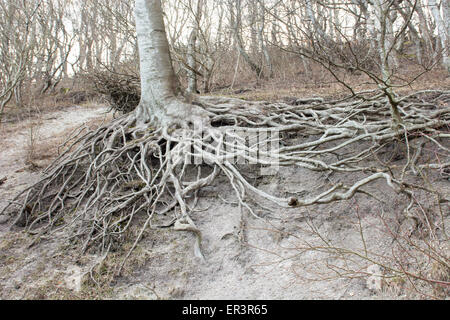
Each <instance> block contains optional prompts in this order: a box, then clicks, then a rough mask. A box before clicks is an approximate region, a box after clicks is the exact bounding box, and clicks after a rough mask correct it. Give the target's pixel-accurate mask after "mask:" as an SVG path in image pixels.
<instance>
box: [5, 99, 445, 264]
mask: <svg viewBox="0 0 450 320" xmlns="http://www.w3.org/2000/svg"><path fill="white" fill-rule="evenodd" d="M425 99H426V100H427V101H426V102H424V100H425ZM449 99H450V93H449V92H439V91H430V92H419V93H416V94H414V95H410V96H407V97H403V98H402V99H401V100H400V104H399V111H400V113H401V115H402V118H403V125H402V126H401V127H400V128H399V129H398V130H393V129H392V128H391V121H390V118H389V114H390V110H389V104H388V102H387V101H386V100H385V98H383V97H382V96H375V97H363V98H353V99H349V100H341V101H332V102H323V101H321V100H317V99H316V100H305V103H303V102H302V101H300V102H298V101H296V105H288V104H285V103H282V102H279V103H272V104H269V103H266V102H255V103H249V102H246V101H243V100H238V99H229V98H215V97H202V98H199V99H198V101H196V102H195V105H192V106H190V107H189V108H188V109H186V108H187V107H186V105H185V104H183V103H180V104H179V105H177V107H176V108H175V107H173V106H171V108H169V109H171V110H172V112H175V113H173V114H166V116H168V117H167V119H166V120H165V122H164V121H163V122H160V126H159V127H158V128H156V127H155V126H152V125H145V126H143V125H142V123H139V119H140V117H142V116H143V115H142V113H140V112H139V111H138V112H137V113H136V115H135V114H133V115H132V116H130V115H128V116H123V117H121V118H119V119H116V120H115V121H113V122H112V123H110V124H108V125H105V126H102V127H100V128H98V129H97V130H95V131H91V132H84V131H80V132H78V133H77V134H76V135H75V136H74V137H73V138H72V140H71V141H70V144H68V145H67V148H66V150H65V151H64V153H62V154H61V155H60V156H59V157H58V158H57V159H56V160H55V161H54V162H53V163H52V164H51V165H50V166H49V167H48V168H47V169H46V171H45V172H44V177H43V178H42V180H41V181H39V182H38V183H36V184H35V185H33V186H31V187H29V188H28V189H26V190H24V191H23V192H22V193H21V194H19V195H18V196H17V197H16V198H15V199H14V200H13V201H12V202H11V203H12V204H16V203H17V200H20V201H21V203H22V204H23V205H22V206H21V207H20V208H19V209H18V211H17V213H16V214H15V215H14V218H13V223H12V224H13V225H20V226H26V227H27V230H29V231H30V232H31V233H34V234H37V237H36V239H37V238H38V237H41V238H42V237H45V236H50V235H51V233H52V232H55V231H57V230H60V229H61V228H68V229H70V230H71V233H70V237H72V238H73V239H79V240H80V248H81V249H82V250H83V251H86V250H88V249H90V248H95V249H99V250H100V251H106V250H109V249H110V248H111V246H114V245H115V244H120V243H121V241H123V239H124V238H125V237H127V235H128V233H127V231H128V230H129V227H130V225H132V223H133V221H135V220H136V218H137V217H140V218H142V217H146V221H145V223H143V224H142V229H141V232H140V233H139V235H138V236H137V238H136V239H135V245H136V243H137V242H138V241H139V239H140V237H141V236H142V233H143V230H145V229H146V228H162V227H171V226H174V229H175V230H187V231H192V232H194V233H195V235H196V237H197V245H196V254H197V255H198V256H199V257H202V254H201V252H200V241H201V234H200V231H199V230H198V229H197V227H195V224H194V222H193V221H192V220H191V219H190V217H189V214H190V212H192V211H193V210H194V208H195V205H196V203H197V192H198V190H200V189H201V188H203V187H205V186H208V185H211V184H212V183H213V182H214V179H215V178H216V177H217V176H218V175H219V174H223V175H225V176H226V177H227V178H228V181H229V183H230V184H231V185H232V187H233V189H234V190H235V192H236V198H237V199H238V202H239V204H240V207H241V208H242V210H248V212H250V213H251V214H252V215H253V216H255V217H257V218H259V217H258V215H257V214H256V213H255V211H254V208H253V207H252V206H251V205H250V204H249V202H248V201H246V197H256V198H261V199H266V200H268V201H270V202H271V203H274V204H275V205H276V206H283V207H286V208H289V207H298V206H307V205H312V204H318V203H328V202H331V201H337V200H343V199H349V198H351V197H352V196H353V195H354V194H355V193H356V192H365V191H364V190H363V187H364V186H365V185H367V184H369V183H371V182H372V181H374V180H377V179H384V180H385V181H386V183H387V185H388V186H389V187H391V188H392V189H393V190H394V191H396V192H403V193H405V194H407V195H410V192H409V191H408V185H407V184H406V183H405V182H404V181H402V179H401V178H400V179H399V178H394V177H393V176H392V174H391V171H390V168H389V167H388V166H386V164H380V165H379V166H364V165H363V163H364V161H367V160H368V159H369V158H371V159H373V157H374V155H376V152H377V150H379V149H380V148H381V147H382V146H383V145H384V144H385V143H388V142H389V141H391V140H392V139H404V140H405V143H406V145H407V147H408V158H407V160H406V162H405V167H404V168H403V171H404V172H405V171H407V170H413V171H414V170H417V169H420V168H437V169H440V170H443V169H444V168H446V167H448V166H449V159H448V156H447V157H444V158H443V159H442V161H441V162H439V163H431V164H430V163H427V164H419V163H417V158H418V157H417V156H416V155H415V153H414V152H413V151H414V150H419V149H418V148H416V149H414V147H413V146H412V143H411V140H412V139H413V138H415V137H420V136H425V137H426V139H428V140H429V142H431V143H433V144H434V145H435V146H436V147H437V148H438V149H439V150H441V151H443V153H444V154H447V155H448V149H446V148H447V147H446V146H444V145H443V144H442V143H441V142H439V141H440V139H441V138H445V137H447V138H448V133H447V132H445V131H444V130H445V128H447V127H448V125H449V124H450V112H449V111H450V107H449V106H448V101H449ZM443 102H444V103H443ZM173 103H175V102H173ZM442 104H443V105H442ZM177 108H179V109H180V110H183V113H178V112H176V110H178V109H177ZM186 110H189V112H190V114H189V115H188V114H186ZM200 111H201V112H202V113H201V112H200ZM180 112H181V111H180ZM144 116H145V115H144ZM206 117H207V118H208V122H209V123H208V125H205V119H206ZM189 122H190V123H189ZM442 128H444V130H441V129H442ZM242 132H245V134H244V136H243V135H242V134H241V133H242ZM255 136H257V137H258V140H257V142H255V141H252V139H251V137H255ZM302 136H314V137H315V139H314V140H311V139H309V140H304V139H301V137H302ZM249 137H250V138H249ZM274 142H276V143H274ZM361 144H364V145H365V146H366V147H365V148H362V149H361V148H356V147H355V146H356V145H361ZM263 145H264V146H267V145H271V146H275V147H273V148H262V147H261V146H263ZM410 149H411V150H410ZM412 149H414V150H412ZM420 150H421V149H420ZM343 151H345V152H343ZM340 153H341V155H339V156H338V157H337V159H336V157H324V156H326V155H332V154H340ZM236 159H238V160H237V161H236ZM239 159H240V160H239ZM242 161H243V162H242ZM244 162H245V163H250V164H254V165H256V166H259V167H271V166H272V167H274V168H276V167H279V166H293V165H295V166H299V167H303V168H307V169H310V170H316V171H325V172H364V173H365V174H366V175H365V177H364V178H363V179H361V180H359V181H357V182H355V183H354V184H353V185H352V186H345V185H343V184H336V185H330V186H329V188H328V189H327V190H324V191H322V192H320V193H319V194H317V195H315V196H313V197H311V198H306V199H300V198H295V197H289V198H279V197H275V196H273V195H270V194H267V193H265V192H263V191H262V190H259V189H258V188H257V187H255V186H253V185H252V184H251V183H250V182H248V181H247V180H246V179H245V178H244V177H243V175H242V174H241V173H240V170H239V166H240V164H241V163H244ZM192 168H197V169H198V171H197V174H196V176H194V177H192V175H191V172H192V170H191V169H192ZM5 210H6V209H5ZM166 214H170V219H169V220H168V221H167V222H166V223H164V224H160V222H161V219H157V217H162V216H163V215H166ZM134 247H135V246H133V248H134Z"/></svg>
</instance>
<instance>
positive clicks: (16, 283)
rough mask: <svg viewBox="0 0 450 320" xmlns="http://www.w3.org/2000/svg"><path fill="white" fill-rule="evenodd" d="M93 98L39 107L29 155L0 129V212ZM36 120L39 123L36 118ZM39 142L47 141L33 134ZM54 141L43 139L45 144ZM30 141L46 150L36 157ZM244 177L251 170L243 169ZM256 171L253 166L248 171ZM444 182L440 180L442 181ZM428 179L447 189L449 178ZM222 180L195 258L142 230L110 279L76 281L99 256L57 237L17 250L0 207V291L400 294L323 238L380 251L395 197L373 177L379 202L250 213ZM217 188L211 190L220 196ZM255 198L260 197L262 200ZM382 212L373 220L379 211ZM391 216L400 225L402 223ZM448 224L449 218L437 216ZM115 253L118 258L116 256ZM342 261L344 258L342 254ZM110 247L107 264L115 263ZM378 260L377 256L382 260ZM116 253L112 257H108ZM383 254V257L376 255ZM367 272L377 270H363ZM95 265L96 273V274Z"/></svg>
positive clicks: (25, 132) (25, 239)
mask: <svg viewBox="0 0 450 320" xmlns="http://www.w3.org/2000/svg"><path fill="white" fill-rule="evenodd" d="M104 111H105V108H103V107H95V108H92V107H91V108H85V107H79V106H77V107H70V108H68V109H65V110H61V111H59V112H56V113H52V114H44V115H42V117H41V121H40V123H39V124H38V127H39V135H37V136H38V137H39V138H38V139H39V143H40V144H39V143H38V145H37V146H36V149H37V150H34V154H38V155H39V154H40V157H36V158H34V159H33V158H31V159H29V158H30V157H29V156H28V155H29V153H30V150H29V149H30V144H29V143H28V141H29V132H30V129H29V127H30V125H31V124H32V121H31V120H30V121H29V122H28V123H20V124H19V123H16V124H7V125H5V126H4V127H1V128H0V134H1V136H2V137H3V139H2V140H1V141H0V150H1V152H0V179H2V178H3V177H6V180H5V181H4V182H3V184H1V185H0V200H1V202H0V209H1V208H3V206H5V205H6V204H7V203H8V200H10V199H11V198H12V197H13V196H14V195H15V194H16V193H17V192H18V191H20V190H22V189H23V188H24V187H26V186H27V185H30V184H31V183H33V182H34V181H36V179H38V177H39V175H40V173H39V172H40V170H41V167H42V166H44V165H45V164H46V163H48V162H49V161H50V160H51V159H52V158H53V157H54V156H55V154H54V151H55V150H54V149H55V146H56V145H57V144H58V143H61V142H62V141H64V137H66V136H67V134H68V133H70V132H71V131H72V130H73V129H74V128H76V127H78V126H79V125H81V124H82V123H85V122H89V121H91V122H92V121H94V123H99V122H100V121H101V120H102V119H103V118H104V115H103V114H102V112H104ZM36 126H37V125H36ZM43 142H45V143H43ZM49 145H50V146H52V148H48V146H49ZM39 149H44V150H47V151H48V150H50V151H48V152H49V153H50V156H48V157H45V156H42V152H41V151H39ZM244 173H245V174H247V175H249V176H252V175H253V176H254V175H255V171H254V168H247V169H244ZM256 175H257V172H256ZM357 178H358V177H356V176H349V175H342V176H332V177H329V176H326V175H325V174H323V173H315V172H311V171H308V170H304V169H299V168H281V169H280V170H279V171H278V172H277V174H276V175H272V176H263V177H259V178H257V177H255V180H257V182H256V184H257V185H258V186H259V187H260V188H262V189H264V190H266V191H270V192H273V193H275V194H278V195H281V194H284V195H291V194H292V195H294V194H298V195H301V196H307V195H309V194H311V193H312V192H315V191H316V190H320V189H321V188H322V187H323V184H324V183H325V182H326V181H327V179H335V181H336V180H341V181H346V182H349V181H354V180H355V179H357ZM441 180H442V179H441ZM441 180H439V177H437V178H436V181H437V182H436V183H439V186H440V188H441V189H442V190H444V193H446V194H447V195H448V194H450V192H449V183H448V180H445V181H444V180H442V181H441ZM225 181H226V180H225V179H220V178H219V180H218V181H216V183H215V184H214V186H211V187H207V188H204V189H203V190H202V191H201V192H200V194H199V203H198V207H197V208H198V210H197V211H196V212H194V213H193V214H192V219H193V220H194V221H195V223H196V225H197V227H198V228H199V229H200V230H201V231H202V235H203V242H202V251H203V254H204V256H205V257H206V260H205V261H200V260H199V259H198V258H195V257H194V254H193V248H194V242H195V237H194V235H193V234H191V233H187V232H175V231H172V230H170V229H164V230H157V231H154V230H147V231H146V232H145V234H144V238H143V239H142V241H141V242H140V243H139V245H138V247H137V248H136V250H135V252H134V254H133V256H132V258H131V259H130V261H129V262H128V264H127V270H126V272H125V273H124V274H123V275H122V276H120V277H115V278H111V279H112V281H111V282H110V283H109V284H108V285H102V284H98V285H96V284H92V282H89V281H86V279H89V277H90V274H91V271H92V270H94V271H95V270H97V271H98V269H96V268H98V266H96V263H97V262H98V261H99V260H100V258H101V257H99V256H96V255H87V256H82V255H80V254H79V253H77V252H76V251H74V250H72V249H71V248H70V246H68V245H67V243H65V242H62V241H59V240H60V239H62V238H63V236H64V235H63V234H62V233H61V232H60V233H56V234H55V235H54V236H53V237H52V238H49V239H43V240H42V241H41V242H40V243H38V244H36V245H34V246H32V247H29V248H28V247H27V245H28V244H29V243H30V241H31V239H32V237H31V236H30V235H28V234H27V233H25V232H24V231H23V230H22V229H20V228H10V227H9V224H8V221H7V220H6V217H1V216H0V298H1V299H385V298H388V299H403V298H408V297H410V295H409V294H408V292H406V291H405V290H403V281H404V280H399V281H398V283H396V282H394V281H391V282H390V283H389V284H388V285H387V284H386V281H384V280H383V281H382V280H380V279H381V276H380V274H381V273H382V272H383V270H380V268H378V267H374V263H373V261H372V260H369V259H359V260H358V259H351V258H346V259H344V258H343V255H341V254H340V253H339V252H337V251H335V250H325V249H324V243H325V242H324V241H326V243H330V244H333V246H334V247H340V248H347V249H348V250H355V251H357V252H364V250H367V251H369V252H376V253H377V254H378V256H379V257H388V256H389V253H390V251H391V244H392V242H391V240H390V238H389V237H387V236H386V230H385V229H383V228H382V227H381V223H380V221H391V220H390V219H393V220H395V219H396V218H397V217H398V215H400V214H401V211H402V209H403V205H404V203H405V199H404V197H402V196H397V195H395V196H394V195H392V193H393V192H392V190H390V189H389V188H388V187H386V185H385V184H384V183H383V182H382V181H379V182H377V183H375V184H373V185H371V186H370V187H368V188H367V192H370V193H372V194H374V195H376V196H378V197H382V198H384V199H387V201H386V203H385V204H383V205H380V204H379V202H377V200H375V199H373V198H371V197H369V196H367V195H364V194H361V195H357V196H355V197H354V198H353V199H351V200H348V201H340V202H336V203H332V204H328V205H320V206H314V207H310V208H296V209H289V210H284V209H283V210H282V209H279V208H276V207H273V206H272V207H270V209H261V210H259V211H257V213H258V214H259V215H260V217H263V218H257V217H254V216H252V215H250V214H248V213H244V214H243V213H241V211H240V209H239V207H238V205H237V204H236V203H235V201H236V200H235V198H234V193H233V190H232V188H231V187H230V186H229V185H228V184H226V183H225ZM218 195H220V197H219V196H218ZM260 205H262V206H263V207H269V206H270V204H269V203H265V202H261V203H260ZM380 219H381V220H380ZM407 223H408V221H406V220H405V221H401V223H399V228H400V229H402V228H407V226H408V225H407ZM447 225H448V223H447ZM116 258H117V257H116ZM352 258H354V257H353V256H352ZM114 259H115V258H114V256H113V257H112V258H109V260H107V261H108V263H110V264H113V263H114V262H117V261H115V260H114ZM383 259H384V258H383ZM118 260H120V259H118ZM383 262H385V261H384V260H383ZM371 270H375V271H371ZM108 272H109V271H108V269H107V268H105V270H103V275H104V276H105V277H108V276H109V274H108ZM100 273H101V272H100Z"/></svg>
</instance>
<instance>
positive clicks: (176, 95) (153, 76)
mask: <svg viewBox="0 0 450 320" xmlns="http://www.w3.org/2000/svg"><path fill="white" fill-rule="evenodd" d="M135 16H136V32H137V38H138V46H139V57H140V58H139V59H140V60H139V61H140V70H141V71H140V75H141V92H142V93H141V101H140V103H139V106H138V108H137V114H136V120H137V121H138V122H139V123H141V124H142V123H148V122H150V123H153V124H160V125H162V126H170V125H172V124H178V125H182V126H186V125H187V124H188V123H189V122H191V123H192V124H196V125H202V124H203V123H204V122H205V121H204V119H205V117H204V116H203V114H202V112H201V110H200V109H199V108H198V107H196V106H194V105H192V104H189V103H188V102H187V101H186V98H185V99H183V98H182V90H181V88H180V83H179V81H178V78H177V77H176V75H175V72H174V71H173V66H172V61H171V58H170V50H169V43H168V41H167V35H166V29H165V26H164V20H163V14H162V9H161V1H160V0H157V1H155V0H136V4H135Z"/></svg>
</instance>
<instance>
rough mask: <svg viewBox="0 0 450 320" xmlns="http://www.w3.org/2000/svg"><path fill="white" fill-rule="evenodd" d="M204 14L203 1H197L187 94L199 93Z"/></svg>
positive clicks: (190, 45)
mask: <svg viewBox="0 0 450 320" xmlns="http://www.w3.org/2000/svg"><path fill="white" fill-rule="evenodd" d="M202 13H203V0H197V9H196V12H195V13H194V21H193V23H192V32H191V35H190V37H189V43H188V52H187V65H188V70H187V73H188V88H187V92H189V93H193V94H195V93H197V91H198V90H197V72H198V71H197V57H196V52H197V37H198V32H199V29H200V23H201V19H202Z"/></svg>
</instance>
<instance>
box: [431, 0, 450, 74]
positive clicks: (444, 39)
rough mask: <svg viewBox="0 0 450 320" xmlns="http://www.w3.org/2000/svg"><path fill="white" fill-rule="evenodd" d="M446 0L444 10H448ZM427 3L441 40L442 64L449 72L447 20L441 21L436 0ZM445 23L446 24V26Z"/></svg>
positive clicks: (446, 0)
mask: <svg viewBox="0 0 450 320" xmlns="http://www.w3.org/2000/svg"><path fill="white" fill-rule="evenodd" d="M447 2H448V0H443V3H445V6H446V7H445V6H444V12H446V11H447V10H448V3H447ZM428 5H429V7H430V10H431V14H432V15H433V18H434V22H435V24H436V29H437V31H438V35H439V39H440V40H441V48H442V63H443V66H444V67H445V68H446V69H447V70H448V71H449V72H450V60H449V56H448V45H449V43H448V34H447V26H448V23H449V22H448V21H443V19H442V17H441V13H440V10H439V7H438V5H437V3H436V0H428ZM446 24H447V26H446Z"/></svg>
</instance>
